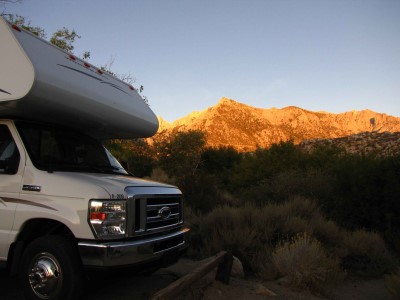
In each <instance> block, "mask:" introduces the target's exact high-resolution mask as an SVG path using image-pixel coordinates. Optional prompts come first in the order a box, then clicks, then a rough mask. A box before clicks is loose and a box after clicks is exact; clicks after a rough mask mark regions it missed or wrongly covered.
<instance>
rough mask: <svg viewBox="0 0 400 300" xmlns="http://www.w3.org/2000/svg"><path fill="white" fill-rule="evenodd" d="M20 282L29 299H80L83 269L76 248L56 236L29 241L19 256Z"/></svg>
mask: <svg viewBox="0 0 400 300" xmlns="http://www.w3.org/2000/svg"><path fill="white" fill-rule="evenodd" d="M20 282H21V285H22V288H23V291H24V296H25V298H26V299H29V300H44V299H45V300H72V299H74V300H75V299H79V297H80V295H81V293H82V288H83V268H82V263H81V260H80V257H79V255H78V251H77V248H76V246H75V245H74V244H73V243H72V242H71V241H70V240H68V239H67V238H66V237H63V236H57V235H49V236H43V237H40V238H37V239H36V240H34V241H32V242H31V243H30V244H29V245H28V246H27V248H26V249H25V251H24V253H23V255H22V260H21V265H20Z"/></svg>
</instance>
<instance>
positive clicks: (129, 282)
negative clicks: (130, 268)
mask: <svg viewBox="0 0 400 300" xmlns="http://www.w3.org/2000/svg"><path fill="white" fill-rule="evenodd" d="M174 280H176V276H175V275H174V274H172V273H171V272H169V271H167V270H163V269H161V270H159V271H157V272H156V273H154V274H151V275H136V274H129V273H128V272H121V273H120V274H118V273H116V272H112V273H101V274H97V275H96V276H90V277H89V278H88V279H87V280H86V282H85V291H84V294H83V296H82V299H85V300H86V299H87V300H103V299H104V300H106V299H107V300H109V299H113V300H125V299H126V300H128V299H130V300H131V299H143V300H144V299H149V298H151V295H153V294H154V293H155V292H157V291H158V290H160V289H162V288H164V287H166V286H167V285H168V284H170V283H171V282H173V281H174ZM0 295H1V296H0V299H1V300H24V296H23V293H22V290H21V288H20V286H19V284H18V278H17V277H10V276H9V275H8V274H7V273H6V271H5V270H2V269H0Z"/></svg>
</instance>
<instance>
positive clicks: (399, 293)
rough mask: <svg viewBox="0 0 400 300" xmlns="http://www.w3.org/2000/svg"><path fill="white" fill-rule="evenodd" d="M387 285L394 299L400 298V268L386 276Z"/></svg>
mask: <svg viewBox="0 0 400 300" xmlns="http://www.w3.org/2000/svg"><path fill="white" fill-rule="evenodd" d="M385 286H386V289H387V290H388V292H389V294H390V296H391V298H392V299H394V300H395V299H400V268H398V269H397V271H396V272H394V273H392V274H390V275H387V276H386V277H385Z"/></svg>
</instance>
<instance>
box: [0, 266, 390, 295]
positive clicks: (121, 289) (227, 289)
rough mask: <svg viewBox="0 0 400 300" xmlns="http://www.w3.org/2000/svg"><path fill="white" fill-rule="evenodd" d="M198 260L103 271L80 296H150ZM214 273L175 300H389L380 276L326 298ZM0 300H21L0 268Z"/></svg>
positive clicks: (346, 285)
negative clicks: (151, 269) (226, 279)
mask: <svg viewBox="0 0 400 300" xmlns="http://www.w3.org/2000/svg"><path fill="white" fill-rule="evenodd" d="M199 263H200V262H194V261H191V260H187V259H181V260H180V261H179V263H177V264H176V265H174V266H171V267H169V268H166V269H161V270H159V271H157V272H156V273H154V274H152V275H146V276H143V275H142V276H135V275H129V274H123V275H122V274H119V275H118V274H107V275H104V276H101V277H98V278H96V279H95V280H91V281H89V282H88V284H87V288H86V293H85V295H84V297H83V299H87V300H95V299H96V300H103V299H104V300H106V299H107V300H128V299H129V300H134V299H139V300H141V299H143V300H145V299H151V297H152V295H153V294H154V293H155V292H157V291H159V290H161V289H162V288H164V287H166V286H168V285H169V284H170V283H172V282H173V281H175V280H176V279H177V278H179V277H182V276H184V275H185V274H187V273H189V272H190V271H192V270H193V269H195V268H196V266H198V264H199ZM214 276H215V272H210V273H209V274H208V275H206V276H205V277H204V278H202V279H201V280H199V281H198V282H196V283H195V284H193V285H192V286H190V287H188V288H187V289H186V290H185V291H184V292H183V293H182V294H181V295H180V296H179V297H177V299H178V300H179V299H181V300H183V299H185V300H199V299H203V300H217V299H230V300H241V299H246V300H261V299H277V300H278V299H288V300H295V299H296V300H324V299H332V300H384V299H390V298H389V295H388V293H387V291H386V289H385V286H384V280H383V279H374V280H360V279H347V280H346V281H345V282H344V283H343V284H342V285H341V286H339V287H338V288H336V290H334V291H333V293H332V295H331V296H330V297H329V298H325V297H322V296H315V295H311V294H309V293H307V292H295V291H291V290H290V289H288V288H286V287H285V286H283V285H280V284H279V282H278V281H260V280H257V279H244V278H237V277H233V276H232V277H231V280H230V284H229V285H225V284H223V283H220V282H217V281H215V280H214ZM0 299H2V300H22V299H23V296H22V293H21V291H20V290H19V288H18V284H17V280H16V279H15V278H10V277H8V276H7V275H6V274H5V272H4V271H3V270H0Z"/></svg>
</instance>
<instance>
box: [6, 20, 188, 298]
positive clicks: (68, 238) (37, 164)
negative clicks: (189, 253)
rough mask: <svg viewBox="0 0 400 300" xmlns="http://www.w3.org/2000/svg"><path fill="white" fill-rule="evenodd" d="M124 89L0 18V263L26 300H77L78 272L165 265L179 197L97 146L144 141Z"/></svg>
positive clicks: (151, 129)
mask: <svg viewBox="0 0 400 300" xmlns="http://www.w3.org/2000/svg"><path fill="white" fill-rule="evenodd" d="M157 128H158V121H157V118H156V116H155V115H154V113H153V112H152V111H151V110H150V108H149V107H148V105H147V104H146V103H144V102H143V100H142V98H141V97H140V96H139V94H138V93H137V91H136V90H135V89H134V88H133V87H132V86H130V85H128V84H126V83H124V82H122V81H120V80H118V79H116V78H114V77H113V76H111V75H109V74H107V73H105V72H103V71H102V70H100V69H98V68H96V67H94V66H92V65H90V64H88V63H86V62H84V61H82V60H80V59H79V58H77V57H75V56H73V55H71V54H69V53H67V52H64V51H62V50H60V49H59V48H57V47H55V46H53V45H51V44H49V43H47V42H46V41H44V40H42V39H40V38H38V37H36V36H35V35H32V34H30V33H29V32H27V31H24V30H22V29H21V28H19V27H17V26H15V25H12V24H9V23H8V22H6V21H5V20H4V19H3V18H1V17H0V264H1V265H3V266H5V267H7V268H8V270H9V271H10V273H11V274H18V275H19V277H20V279H21V284H22V288H23V290H24V295H25V297H26V298H27V299H77V298H78V297H79V296H80V294H81V291H82V288H83V282H84V281H83V278H84V274H85V272H84V271H85V269H87V268H105V269H107V268H119V267H129V266H140V268H141V269H142V270H145V269H146V268H147V269H150V268H154V267H157V266H161V265H163V264H166V263H171V262H173V261H176V259H177V257H178V256H179V254H180V253H181V252H182V250H184V249H185V248H186V246H187V245H186V243H185V235H186V233H187V232H188V231H189V229H187V228H185V227H184V226H183V197H182V194H181V192H180V190H179V189H178V188H176V187H174V186H170V185H166V184H161V183H156V182H151V181H145V180H141V179H137V178H134V177H132V176H130V175H129V174H128V173H127V172H126V170H124V168H123V167H122V166H121V165H120V164H119V163H118V161H117V160H116V159H115V158H114V157H113V156H112V155H111V154H110V153H109V152H108V151H107V150H106V149H105V148H104V147H103V146H102V144H101V143H100V142H99V141H100V140H103V139H108V138H134V137H147V136H151V135H153V134H154V133H155V132H156V131H157Z"/></svg>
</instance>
